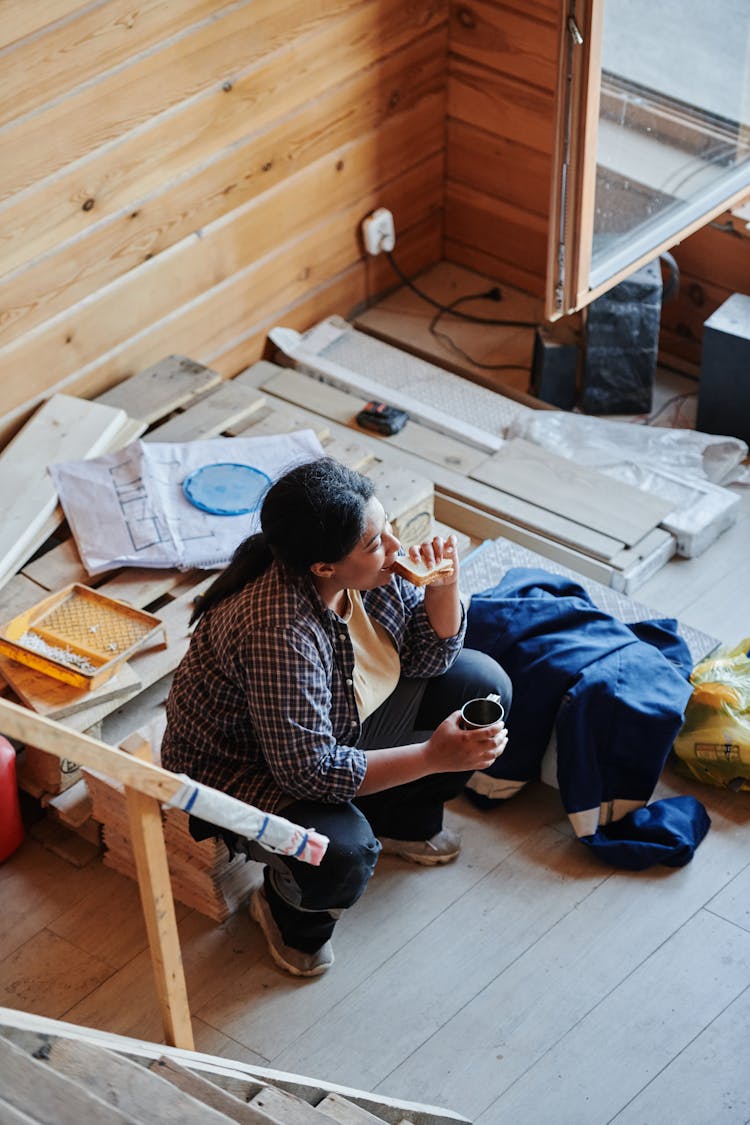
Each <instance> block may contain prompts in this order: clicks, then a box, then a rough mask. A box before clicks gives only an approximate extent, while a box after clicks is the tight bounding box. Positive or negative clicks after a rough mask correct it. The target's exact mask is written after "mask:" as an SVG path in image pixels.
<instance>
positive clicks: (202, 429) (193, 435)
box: [144, 379, 265, 441]
mask: <svg viewBox="0 0 750 1125" xmlns="http://www.w3.org/2000/svg"><path fill="white" fill-rule="evenodd" d="M264 402H265V399H264V398H263V396H262V395H259V394H258V393H257V391H253V390H251V389H250V388H249V387H245V386H242V385H241V384H237V383H234V382H233V380H231V379H230V380H228V381H227V382H225V383H222V384H221V385H220V386H219V387H217V388H216V390H212V391H209V392H208V394H206V395H203V396H202V397H201V398H200V399H199V400H198V401H197V402H195V403H192V404H191V405H190V406H188V407H187V408H186V409H185V410H183V411H181V412H180V413H178V414H175V415H174V416H173V417H172V418H169V419H167V421H166V422H163V423H162V424H161V425H160V426H157V427H156V428H155V429H153V430H151V431H149V433H148V434H147V435H146V437H145V439H144V440H145V441H198V440H200V439H201V438H212V437H218V435H219V434H222V433H224V431H225V430H226V429H227V427H228V426H232V425H237V424H239V423H242V422H247V421H248V420H249V419H250V418H252V416H253V414H255V413H256V412H257V411H258V410H260V409H261V407H262V406H263V404H264Z"/></svg>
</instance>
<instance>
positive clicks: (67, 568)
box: [21, 536, 90, 605]
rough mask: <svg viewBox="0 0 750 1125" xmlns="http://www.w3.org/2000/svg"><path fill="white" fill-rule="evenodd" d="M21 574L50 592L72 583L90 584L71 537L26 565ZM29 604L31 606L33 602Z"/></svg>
mask: <svg viewBox="0 0 750 1125" xmlns="http://www.w3.org/2000/svg"><path fill="white" fill-rule="evenodd" d="M21 573H22V574H24V575H25V576H26V577H27V578H30V579H32V580H33V581H34V582H35V583H38V584H39V586H40V587H43V588H44V589H45V590H50V591H51V590H60V589H62V587H63V586H69V585H70V584H71V583H72V582H80V583H82V584H83V585H88V584H89V582H90V578H89V576H88V572H87V571H86V568H85V567H84V565H83V563H82V562H81V556H80V555H79V554H78V548H77V547H76V541H75V539H74V538H73V537H72V536H70V538H69V539H65V540H63V542H62V543H59V544H58V545H57V546H56V547H52V548H51V549H50V550H49V551H46V552H45V553H44V554H43V555H40V556H39V558H37V559H34V561H33V562H29V563H26V566H25V567H24V568H23V570H22V571H21ZM40 597H41V595H40ZM31 604H32V605H33V602H32V603H31Z"/></svg>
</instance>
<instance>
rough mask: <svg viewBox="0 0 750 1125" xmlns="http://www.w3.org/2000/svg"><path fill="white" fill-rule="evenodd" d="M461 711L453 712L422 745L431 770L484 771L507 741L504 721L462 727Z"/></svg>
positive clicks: (436, 771)
mask: <svg viewBox="0 0 750 1125" xmlns="http://www.w3.org/2000/svg"><path fill="white" fill-rule="evenodd" d="M460 719H461V712H460V711H454V712H453V714H452V715H449V716H448V718H447V719H444V720H443V722H442V723H441V724H440V726H439V727H437V729H436V730H435V731H434V732H433V733H432V735H431V737H430V738H429V739H428V741H427V744H426V747H425V756H426V758H427V761H428V762H429V766H430V772H432V773H456V772H460V771H462V770H485V769H487V767H488V766H491V765H492V763H493V762H494V761H495V758H497V757H498V756H499V755H500V754H502V752H503V751H504V750H505V747H506V746H507V744H508V732H507V730H506V729H505V723H503V722H499V723H493V724H492V726H489V727H475V728H473V729H472V730H464V729H463V728H462V727H461V725H460Z"/></svg>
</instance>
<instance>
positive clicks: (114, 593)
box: [99, 566, 200, 609]
mask: <svg viewBox="0 0 750 1125" xmlns="http://www.w3.org/2000/svg"><path fill="white" fill-rule="evenodd" d="M199 576H200V572H199V571H189V572H187V573H186V572H185V571H184V570H169V569H165V570H161V569H159V570H149V569H148V568H146V567H137V566H129V567H126V568H125V569H124V570H121V571H120V572H119V573H118V574H116V575H115V576H114V577H113V578H107V579H105V581H104V582H103V583H102V584H100V586H99V589H102V591H103V593H106V594H107V596H108V597H112V598H118V599H119V600H120V601H122V602H127V603H128V604H129V605H132V606H135V607H136V609H145V608H146V607H147V606H150V605H151V604H152V603H153V602H155V601H157V600H158V599H159V598H161V597H162V596H163V595H164V594H169V593H171V592H172V591H173V590H174V589H175V587H176V586H180V585H184V583H185V582H186V581H189V580H190V579H191V578H192V579H193V581H195V582H196V583H197V582H198V581H199V580H200V577H199Z"/></svg>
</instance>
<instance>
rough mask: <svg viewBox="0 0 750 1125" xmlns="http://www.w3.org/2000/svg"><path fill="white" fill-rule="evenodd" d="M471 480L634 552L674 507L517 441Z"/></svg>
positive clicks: (534, 446)
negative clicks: (608, 537) (592, 531)
mask: <svg viewBox="0 0 750 1125" xmlns="http://www.w3.org/2000/svg"><path fill="white" fill-rule="evenodd" d="M470 476H471V477H472V478H473V479H475V480H481V481H483V482H484V483H485V484H491V485H492V486H493V488H499V489H501V490H502V491H503V492H507V493H509V494H510V495H511V496H518V497H519V498H521V499H522V500H527V501H529V503H533V504H538V505H539V507H540V508H545V509H547V510H548V511H551V512H556V513H559V514H560V515H563V516H566V517H567V518H568V519H571V520H576V521H577V522H578V523H582V524H584V525H585V526H586V527H591V528H593V529H594V530H595V531H598V532H600V533H601V534H602V535H609V536H611V537H612V538H613V539H614V538H617V539H621V540H622V541H623V542H624V543H626V544H627V545H628V546H629V547H632V546H633V545H634V544H635V543H637V542H638V541H639V540H641V539H642V538H643V537H644V535H647V534H648V533H649V532H650V531H651V530H652V529H653V528H655V527H656V526H657V525H658V524H659V523H660V522H661V520H662V519H663V518H664V516H666V515H667V514H668V512H669V511H670V510H671V508H672V506H673V501H671V500H665V499H662V498H661V497H659V496H653V495H652V494H650V493H647V492H643V491H642V490H641V489H639V488H635V487H633V486H632V485H629V484H624V483H623V482H621V481H618V480H613V479H612V478H611V477H608V476H606V475H605V474H604V473H599V472H597V471H596V469H590V468H588V467H587V466H583V465H577V464H576V463H575V461H570V460H568V459H567V458H565V457H558V456H557V455H556V454H554V453H550V451H549V450H547V449H543V448H542V447H541V446H538V445H534V444H533V443H532V442H529V441H526V440H525V439H524V438H511V439H510V440H509V441H508V442H506V444H505V445H504V446H503V448H502V449H501V450H499V451H498V452H497V453H495V454H493V456H492V457H489V458H488V459H487V460H486V461H484V462H483V463H482V464H481V465H480V466H479V467H478V468H476V469H472V471H471V473H470Z"/></svg>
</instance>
